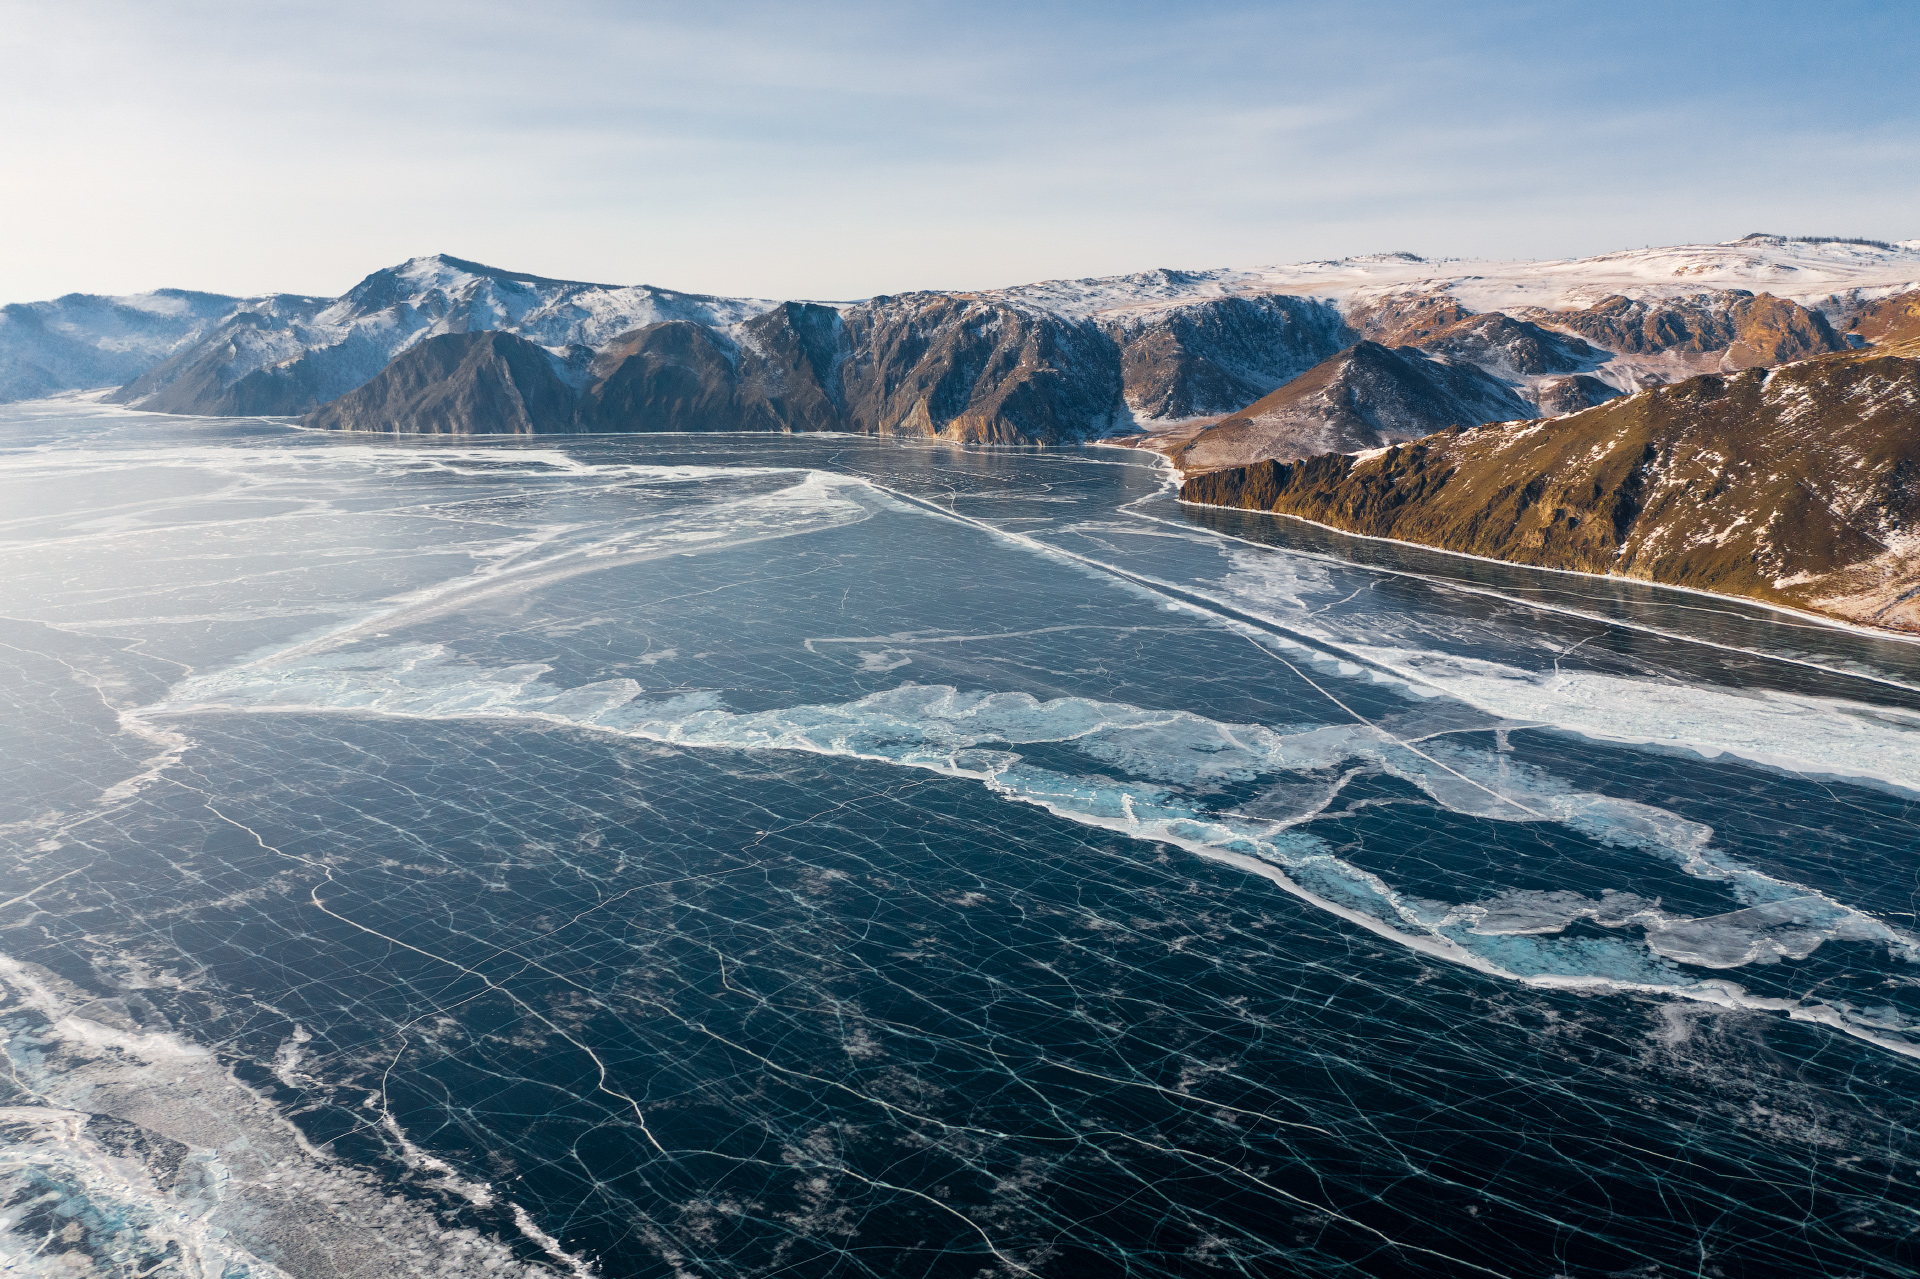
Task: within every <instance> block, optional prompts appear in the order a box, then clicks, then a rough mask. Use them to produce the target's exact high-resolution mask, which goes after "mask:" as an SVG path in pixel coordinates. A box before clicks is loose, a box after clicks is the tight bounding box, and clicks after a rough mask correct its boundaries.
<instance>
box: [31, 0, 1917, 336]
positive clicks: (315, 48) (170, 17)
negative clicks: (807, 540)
mask: <svg viewBox="0 0 1920 1279" xmlns="http://www.w3.org/2000/svg"><path fill="white" fill-rule="evenodd" d="M0 55H3V56H4V58H5V64H4V65H6V66H7V67H8V74H7V75H6V76H5V77H0V111H4V113H5V119H4V127H3V128H0V173H4V174H5V176H6V179H7V182H6V198H5V200H4V201H0V237H4V240H3V242H4V243H5V245H6V246H7V251H6V252H5V253H4V254H0V301H20V300H26V299H30V298H39V297H47V296H51V295H53V294H56V293H60V292H64V291H68V290H81V289H84V290H95V291H111V292H124V291H131V290H136V289H142V288H150V287H155V286H159V285H179V286H183V287H191V288H205V289H213V290H221V291H228V292H255V291H264V290H271V289H284V290H290V291H303V292H316V293H329V294H331V293H337V292H339V291H341V290H343V289H345V288H347V287H348V286H350V285H351V284H352V283H353V282H354V281H355V280H357V279H358V278H360V277H361V276H362V275H364V274H365V273H366V272H367V271H369V270H372V269H373V268H375V267H378V266H382V265H388V264H391V263H393V262H396V261H399V260H401V259H403V258H406V257H409V256H412V255H413V254H416V253H431V252H437V251H445V252H450V253H456V254H460V255H462V256H466V257H473V258H478V259H480V260H483V261H488V262H493V263H495V264H497V265H501V266H507V267H512V268H514V269H518V270H524V271H534V272H538V273H541V274H547V275H556V276H568V277H574V278H584V279H592V280H606V281H614V282H621V283H630V282H639V281H647V282H651V283H656V284H662V285H667V286H669V287H674V288H683V289H690V290H699V291H709V292H722V293H739V294H754V295H765V296H780V297H788V296H813V297H854V296H862V295H866V294H871V293H875V292H894V291H900V290H905V289H912V288H933V287H984V286H991V285H996V284H1008V283H1016V282H1021V281H1026V280H1033V279H1042V278H1047V277H1051V276H1079V275H1094V274H1108V273H1115V272H1122V271H1131V270H1139V269H1143V268H1147V267H1155V266H1189V267H1204V266H1222V265H1229V264H1231V265H1252V264H1257V263H1267V262H1283V261H1294V260H1299V259H1304V258H1314V257H1327V256H1338V255H1342V254H1348V253H1365V252H1372V251H1377V250H1384V249H1410V250H1413V251H1415V252H1419V253H1423V254H1428V255H1435V256H1439V255H1447V256H1471V255H1492V256H1501V257H1535V256H1567V255H1576V254H1587V253H1594V252H1602V251H1605V250H1608V249H1613V248H1620V247H1625V246H1629V245H1632V246H1637V245H1640V244H1646V243H1670V242H1678V241H1689V240H1717V239H1728V238H1731V237H1734V236H1738V235H1740V234H1743V233H1745V232H1748V231H1756V230H1768V231H1782V232H1787V233H1792V234H1830V235H1866V236H1875V237H1881V238H1889V239H1905V238H1910V237H1914V236H1920V212H1917V211H1920V92H1916V91H1915V83H1916V81H1920V74H1916V71H1917V69H1920V4H1916V3H1914V2H1913V0H1900V2H1898V3H1888V2H1885V0H1857V2H1855V3H1834V2H1830V0H1815V2H1810V3H1800V4H1784V3H1770V2H1765V0H1762V2H1757V3H1756V2H1752V0H1749V2H1747V3H1740V4H1730V3H1719V2H1717V0H1705V2H1702V0H1696V2H1693V3H1685V4H1675V3H1660V4H1653V3H1641V2H1639V0H1631V2H1628V3H1613V4H1606V5H1601V4H1591V3H1504V4H1494V3H1483V4H1474V3H1455V4H1444V5H1443V4H1413V3H1346V4H1338V5H1335V4H1316V5H1307V4H1293V3H1268V4H1245V3H1229V2H1219V3H1204V2H1203V3H1184V4H1177V5H1175V4H1151V5H1149V4H1135V3H1104V4H1099V5H1094V4H1065V3H1063V4H1044V3H1001V2H1000V0H986V2H981V3H972V4H967V5H964V6H962V5H914V4H900V3H894V4H865V3H834V4H812V5H803V4H788V5H758V4H751V3H747V4H732V5H714V6H704V7H703V6H696V5H689V4H686V3H684V0H682V2H680V3H674V4H650V3H613V2H611V0H544V2H543V3H541V4H538V5H534V4H527V3H523V2H515V3H498V2H496V0H460V2H459V3H441V2H438V0H431V2H427V0H384V2H381V3H363V2H362V0H347V2H344V3H339V2H336V3H321V4H312V3H306V4H294V3H281V2H279V0H265V2H262V0H250V2H246V3H240V2H234V0H201V2H196V0H169V2H168V3H166V4H153V3H151V2H150V0H143V2H141V3H119V2H116V0H64V2H63V3H42V2H40V0H30V2H25V0H0Z"/></svg>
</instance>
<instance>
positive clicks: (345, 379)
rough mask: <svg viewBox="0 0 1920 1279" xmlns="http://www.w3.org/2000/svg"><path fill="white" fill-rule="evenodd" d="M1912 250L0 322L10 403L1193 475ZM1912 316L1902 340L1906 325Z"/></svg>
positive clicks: (1873, 327) (1885, 288)
mask: <svg viewBox="0 0 1920 1279" xmlns="http://www.w3.org/2000/svg"><path fill="white" fill-rule="evenodd" d="M1917 288H1920V241H1906V242H1902V243H1898V244H1891V243H1880V242H1870V241H1848V240H1834V239H1821V240H1795V239H1789V238H1786V237H1781V236H1770V235H1754V236H1748V237H1745V238H1743V239H1741V240H1737V241H1731V242H1728V243H1725V244H1710V245H1692V246H1682V247H1677V248H1660V249H1645V250H1633V251H1627V252H1621V253H1613V254H1607V255H1603V256H1601V257H1596V258H1586V259H1578V260H1568V261H1554V262H1489V261H1456V260H1446V261H1427V260H1424V259H1421V258H1419V257H1416V256H1414V255H1412V254H1406V253H1388V254H1376V255H1370V256H1366V257H1359V258H1348V259H1341V260H1338V261H1324V262H1308V263H1300V264H1296V265H1292V266H1279V267H1268V268H1259V269H1252V270H1231V269H1221V270H1212V271H1175V270H1158V271H1148V272H1141V273H1137V274H1133V275H1126V276H1114V277H1106V278H1099V279H1084V280H1053V281H1046V282H1042V283H1038V284H1031V285H1022V286H1016V287H1012V288H1005V289H994V290H982V291H970V292H969V291H923V292H915V293H907V294H899V295H894V296H882V297H875V298H868V299H864V300H860V301H856V302H838V303H821V302H791V301H789V302H776V301H773V300H769V299H756V298H729V297H717V296H711V295H706V294H693V293H682V292H676V291H673V290H669V289H662V288H656V287H653V286H650V285H632V286H617V285H605V284H590V283H585V282H581V281H570V280H555V279H548V278H545V277H542V276H537V275H528V274H524V273H520V272H513V271H503V270H499V269H496V268H493V267H488V266H483V265H481V264H479V263H476V262H471V261H468V260H466V259H462V258H457V257H450V256H447V255H436V256H431V257H423V258H415V259H412V260H410V261H408V262H405V263H402V264H400V265H399V266H396V267H391V268H386V269H383V270H379V271H375V272H373V273H372V274H371V275H369V276H368V277H367V278H366V279H364V280H362V281H361V282H360V283H359V284H358V285H356V286H355V287H354V288H352V289H350V290H349V291H348V292H347V293H345V294H343V295H342V296H340V297H338V298H316V297H307V296H303V295H293V294H273V295H268V296H264V297H256V298H230V297H223V296H220V295H216V294H207V293H189V292H184V291H180V290H160V291H157V292H154V293H149V294H141V295H136V296H131V297H116V298H107V297H98V296H93V295H83V294H74V295H68V296H67V297H63V298H60V299H56V300H54V301H51V302H41V303H28V304H16V305H13V306H8V307H5V308H0V398H6V399H23V398H32V397H38V396H44V395H49V394H54V393H58V392H62V391H69V390H79V389H85V388H98V387H103V386H111V387H113V388H114V389H113V390H112V391H111V393H110V394H109V395H108V397H107V398H108V399H110V400H112V401H113V402H116V403H121V404H126V405H129V406H131V407H135V408H141V409H148V410H154V411H162V412H171V413H201V414H221V415H226V414H260V415H284V416H301V417H304V418H306V419H307V420H308V421H309V423H310V424H311V425H315V426H328V427H342V428H353V429H363V430H381V431H401V432H406V431H469V432H481V431H529V432H547V431H576V430H590V431H655V430H774V431H808V430H835V431H858V432H870V433H905V434H916V435H933V436H939V437H941V438H947V439H956V440H971V441H995V442H1039V443H1065V442H1073V441H1080V440H1086V439H1092V438H1099V437H1105V436H1115V435H1143V436H1144V437H1145V439H1144V442H1146V443H1149V444H1151V445H1153V446H1155V447H1159V448H1161V449H1163V450H1165V451H1167V452H1169V454H1170V455H1172V456H1174V457H1175V459H1176V461H1178V462H1179V464H1180V465H1181V466H1182V467H1183V468H1186V469H1188V470H1198V469H1212V468H1219V467H1225V466H1231V465H1239V464H1244V463H1248V462H1253V461H1258V460H1265V459H1269V458H1279V457H1287V456H1292V457H1300V456H1307V455H1310V454H1313V453H1317V452H1323V451H1328V450H1353V449H1362V448H1374V447H1380V446H1382V445H1385V444H1389V443H1393V442H1396V441H1402V440H1407V439H1413V438H1417V437H1419V436H1421V435H1425V434H1427V433H1429V432H1431V431H1433V430H1436V429H1439V428H1441V427H1445V426H1448V425H1453V424H1467V425H1477V424H1480V423H1483V422H1488V421H1498V420H1507V419H1518V418H1530V417H1537V416H1543V415H1554V414H1560V413H1566V412H1572V411H1578V410H1580V409H1584V408H1587V407H1590V406H1592V405H1594V404H1598V403H1600V402H1602V401H1604V400H1606V399H1609V398H1611V397H1613V396H1616V395H1621V394H1629V393H1632V392H1634V391H1637V390H1639V389H1641V388H1643V387H1647V386H1652V385H1660V384H1665V383H1669V382H1673V381H1676V380H1680V379H1683V378H1686V377H1689V376H1693V375H1697V374H1701V373H1707V372H1726V371H1733V370H1737V369H1740V368H1746V367H1756V366H1762V365H1776V364H1780V363H1784V362H1787V361H1791V360H1795V359H1801V358H1806V357H1809V356H1814V355H1821V354H1827V353H1833V352H1838V351H1844V350H1847V349H1849V348H1850V347H1852V346H1858V345H1863V344H1866V343H1869V342H1873V341H1880V340H1883V331H1887V330H1888V329H1889V326H1895V325H1898V324H1901V323H1912V322H1914V321H1913V317H1912V316H1911V315H1910V314H1908V313H1906V312H1902V311H1901V310H1900V307H1901V306H1903V305H1906V304H1904V303H1899V302H1896V301H1895V299H1897V298H1899V297H1901V296H1903V295H1907V294H1910V293H1914V292H1915V290H1916V289H1917ZM1903 316H1904V317H1905V318H1904V319H1903V318H1902V317H1903Z"/></svg>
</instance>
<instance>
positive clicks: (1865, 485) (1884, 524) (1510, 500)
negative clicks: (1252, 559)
mask: <svg viewBox="0 0 1920 1279" xmlns="http://www.w3.org/2000/svg"><path fill="white" fill-rule="evenodd" d="M1916 356H1920V347H1917V346H1916V345H1915V344H1906V345H1904V346H1901V347H1897V348H1893V349H1887V350H1871V349H1870V350H1866V351H1859V352H1854V353H1851V354H1835V355H1827V356H1822V357H1819V358H1815V359H1810V360H1805V361H1802V362H1799V363H1795V364H1791V365H1787V366H1785V367H1782V368H1777V369H1773V370H1771V371H1768V370H1761V369H1750V370H1746V371H1743V372H1736V373H1715V374H1705V375H1701V376H1698V377H1694V378H1690V379H1687V380H1685V381H1682V382H1678V383H1675V384H1672V385H1669V386H1661V387H1655V388H1653V389H1650V390H1646V391H1642V392H1639V393H1638V394H1635V395H1633V396H1631V397H1627V398H1622V399H1616V400H1613V401H1610V402H1608V403H1606V404H1602V405H1600V406H1598V407H1595V408H1590V409H1586V410H1584V411H1582V412H1579V413H1575V414H1573V415H1571V416H1568V417H1562V418H1555V419H1549V420H1539V421H1530V422H1514V423H1501V424H1498V425H1492V426H1483V427H1479V428H1472V429H1466V428H1455V429H1450V430H1447V431H1443V432H1439V433H1437V434H1433V435H1429V436H1426V437H1425V438H1422V439H1419V440H1416V441H1412V442H1409V443H1404V444H1398V445H1394V446H1390V447H1387V448H1384V449H1379V450H1376V451H1374V452H1371V453H1362V454H1359V455H1347V454H1325V455H1321V456H1316V457H1312V458H1308V459H1305V460H1302V461H1292V462H1286V461H1263V462H1259V463H1255V464H1253V465H1250V466H1242V467H1235V468H1230V469H1224V470H1220V471H1215V472H1211V473H1207V474H1197V475H1193V476H1191V477H1190V478H1188V479H1187V480H1186V481H1185V483H1184V484H1183V485H1182V488H1181V496H1182V498H1183V499H1185V500H1187V501H1191V502H1202V503H1210V504H1214V505H1223V506H1237V507H1244V508H1247V509H1252V510H1264V511H1274V512H1277V513H1281V514H1286V515H1296V516H1300V517H1303V518H1306V519H1311V520H1315V521H1317V522H1319V523H1323V524H1328V525H1331V526H1333V527H1335V528H1338V529H1344V530H1347V531H1349V532H1354V533H1361V534H1366V535H1368V536H1374V537H1388V538H1395V539H1398V540H1401V541H1407V542H1418V543H1422V544H1425V545H1428V546H1435V547H1440V548H1442V549H1445V550H1451V551H1461V552H1466V553H1468V554H1473V555H1484V556H1489V557H1492V558H1496V559H1504V560H1511V561H1513V562H1516V563H1521V564H1534V565H1540V566H1543V567H1550V568H1563V569H1574V570H1578V571H1581V572H1587V573H1602V574H1615V575H1620V576H1624V577H1632V578H1640V579H1643V580H1647V581H1653V582H1664V583H1668V584H1672V585H1678V586H1690V587H1697V588H1700V589H1703V590H1709V591H1718V592H1722V593H1726V594H1732V595H1742V596H1748V597H1751V598H1754V599H1759V600H1764V601H1767V602H1771V603H1777V604H1784V605H1790V606H1793V607H1796V608H1803V609H1808V610H1812V611H1815V612H1820V613H1825V614H1827V615H1829V616H1833V617H1837V618H1842V619H1845V620H1848V621H1853V622H1860V623H1865V624H1868V625H1873V626H1882V627H1888V628H1891V629H1895V630H1901V631H1909V632H1916V633H1920V598H1916V597H1920V358H1915V357H1916Z"/></svg>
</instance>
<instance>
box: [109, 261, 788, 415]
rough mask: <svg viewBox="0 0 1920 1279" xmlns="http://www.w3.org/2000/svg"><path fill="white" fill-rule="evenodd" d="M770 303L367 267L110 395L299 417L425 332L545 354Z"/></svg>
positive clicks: (427, 264)
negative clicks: (498, 339)
mask: <svg viewBox="0 0 1920 1279" xmlns="http://www.w3.org/2000/svg"><path fill="white" fill-rule="evenodd" d="M773 305H774V303H773V302H771V301H763V300H755V299H747V298H719V297H708V296H705V295H703V294H692V293H677V292H674V291H672V290H670V289H658V288H654V287H653V286H651V285H645V284H640V285H630V286H622V285H611V284H588V283H584V282H582V281H578V280H550V279H546V278H544V277H541V276H537V275H526V274H522V273H520V272H515V271H503V270H499V269H498V268H495V267H489V266H483V265H481V264H480V263H478V262H469V261H466V260H465V259H463V258H456V257H449V256H447V255H446V254H435V255H433V256H431V257H420V258H413V259H410V260H409V261H406V262H403V263H401V264H400V265H399V266H397V267H389V268H387V269H385V270H380V271H375V272H374V273H373V274H372V275H369V276H368V277H367V278H366V279H364V280H362V281H361V282H360V283H359V284H357V285H355V286H354V287H353V288H352V289H350V290H348V291H347V292H346V293H345V294H344V295H342V296H341V297H339V298H337V299H333V300H331V301H327V302H324V303H322V304H321V305H319V306H317V307H314V308H311V309H301V308H291V307H288V308H279V309H275V310H267V309H248V308H241V309H239V310H237V311H236V312H235V313H234V314H233V315H231V316H230V317H229V318H228V319H227V320H226V321H225V322H224V323H222V324H220V325H218V326H217V327H215V328H214V329H212V330H211V331H209V332H207V333H206V334H205V335H204V336H203V337H201V338H200V339H199V340H198V341H195V342H193V343H191V344H189V345H186V346H184V347H182V348H181V349H179V350H178V351H176V352H175V353H174V354H173V355H172V356H171V357H170V358H168V359H166V360H165V361H163V362H161V363H159V364H158V365H156V366H155V367H153V368H151V369H149V370H148V371H146V372H145V373H144V374H143V375H142V376H140V377H139V378H138V379H137V380H135V381H133V382H131V383H129V384H128V385H126V386H124V387H122V388H121V389H120V390H119V391H118V392H116V393H115V394H114V395H113V396H112V397H111V398H112V399H114V400H115V401H116V402H118V403H122V404H129V405H133V406H135V407H137V408H145V409H155V410H159V411H162V412H173V413H215V414H231V413H240V414H254V413H258V414H290V413H304V412H307V411H309V410H311V409H313V408H316V407H318V406H319V405H321V404H325V403H327V402H328V401H330V400H334V399H337V398H339V397H340V396H342V395H344V394H346V393H347V392H348V391H351V390H354V389H355V388H357V387H359V386H362V385H364V384H365V383H366V382H368V381H369V380H371V379H372V378H373V377H374V376H375V375H376V374H378V373H379V372H380V371H381V370H382V369H384V368H386V367H387V365H388V364H389V363H391V362H392V360H393V359H394V357H395V356H397V355H399V354H401V353H402V352H403V351H406V350H408V349H410V348H411V347H412V346H414V345H415V344H416V343H418V342H419V341H421V340H422V339H424V338H427V337H432V336H434V335H436V334H441V333H467V332H485V331H501V332H507V333H514V334H517V335H519V336H521V337H523V338H525V339H527V340H528V341H530V342H533V343H535V344H536V345H539V346H544V347H548V348H550V349H560V350H564V349H565V348H569V347H582V348H587V349H588V350H591V349H594V348H598V347H601V346H604V345H605V344H606V343H608V342H610V341H612V340H613V339H614V338H615V337H618V336H619V335H620V334H622V333H626V332H629V331H631V330H633V329H636V328H641V327H643V326H645V325H649V324H657V323H660V322H662V321H665V320H687V321H691V322H693V323H696V324H703V325H712V326H726V325H731V324H735V323H738V322H739V321H741V320H744V319H747V318H749V317H750V316H753V315H757V314H759V313H760V312H762V311H765V310H767V309H769V308H771V307H772V306H773Z"/></svg>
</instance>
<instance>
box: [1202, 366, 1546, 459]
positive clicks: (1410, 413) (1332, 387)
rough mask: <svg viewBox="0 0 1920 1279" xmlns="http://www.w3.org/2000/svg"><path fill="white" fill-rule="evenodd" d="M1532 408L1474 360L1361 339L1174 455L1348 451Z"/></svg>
mask: <svg viewBox="0 0 1920 1279" xmlns="http://www.w3.org/2000/svg"><path fill="white" fill-rule="evenodd" d="M1533 415H1534V414H1533V406H1532V405H1530V404H1528V403H1527V402H1526V401H1525V400H1522V399H1521V398H1520V397H1519V396H1518V395H1516V394H1514V392H1513V391H1512V389H1511V388H1509V387H1508V386H1507V385H1506V384H1505V383H1503V382H1500V381H1499V380H1497V379H1495V378H1493V377H1491V376H1490V375H1488V374H1487V373H1485V372H1483V371H1482V370H1481V369H1479V368H1478V367H1477V366H1475V365H1472V364H1452V363H1449V362H1448V361H1446V360H1444V359H1439V358H1436V357H1434V356H1432V355H1429V354H1427V353H1426V352H1424V351H1422V350H1420V349H1418V348H1417V347H1389V346H1382V345H1380V344H1379V343H1378V342H1361V343H1359V344H1358V345H1356V346H1353V347H1350V348H1349V349H1347V350H1345V351H1343V352H1341V353H1340V354H1339V355H1336V356H1334V357H1333V358H1332V359H1330V360H1326V361H1323V362H1322V363H1321V364H1320V365H1318V366H1317V367H1315V368H1313V369H1311V370H1309V371H1308V372H1307V373H1305V374H1302V375H1301V376H1300V377H1298V378H1295V379H1294V380H1293V381H1291V382H1289V383H1287V384H1286V385H1285V386H1283V387H1281V388H1280V389H1279V390H1277V391H1275V392H1273V393H1272V394H1271V395H1267V396H1265V397H1263V398H1261V399H1259V400H1257V401H1255V402H1254V403H1253V404H1250V405H1248V406H1247V407H1246V408H1244V409H1242V410H1240V412H1238V413H1235V414H1233V415H1232V416H1230V417H1226V418H1223V419H1221V420H1220V421H1219V422H1218V423H1216V424H1215V425H1213V426H1211V427H1209V428H1207V429H1206V430H1204V431H1202V432H1201V433H1200V434H1199V435H1197V436H1195V437H1194V438H1193V440H1192V441H1191V442H1189V443H1188V444H1187V445H1185V446H1184V447H1183V448H1181V449H1179V450H1177V451H1176V452H1174V453H1173V454H1171V456H1172V457H1173V459H1174V461H1175V463H1176V464H1177V465H1179V466H1180V467H1182V468H1183V469H1188V470H1206V469H1210V468H1213V467H1218V466H1222V465H1227V464H1229V463H1230V461H1232V460H1239V459H1244V458H1247V457H1249V456H1252V457H1261V458H1266V457H1285V458H1298V457H1310V456H1312V455H1313V454H1315V453H1330V452H1332V453H1348V452H1353V451H1355V450H1358V449H1371V448H1378V447H1380V446H1381V445H1383V444H1389V443H1392V442H1394V441H1396V440H1410V439H1414V438H1415V437H1417V436H1421V435H1425V434H1427V433H1429V432H1431V431H1434V430H1436V429H1438V428H1439V427H1442V426H1445V425H1448V424H1450V423H1454V422H1462V423H1477V422H1487V421H1495V420H1500V419H1504V418H1526V417H1532V416H1533Z"/></svg>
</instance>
